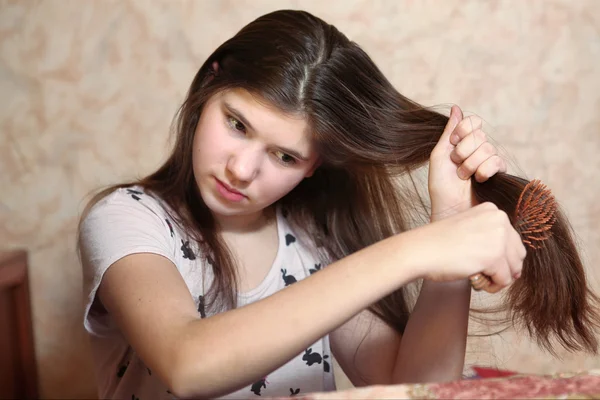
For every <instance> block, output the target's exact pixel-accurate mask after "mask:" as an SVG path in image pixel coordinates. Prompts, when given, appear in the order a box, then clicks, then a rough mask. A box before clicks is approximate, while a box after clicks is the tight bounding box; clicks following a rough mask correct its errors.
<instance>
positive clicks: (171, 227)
mask: <svg viewBox="0 0 600 400" xmlns="http://www.w3.org/2000/svg"><path fill="white" fill-rule="evenodd" d="M165 221H166V222H167V225H168V226H169V232H170V233H171V237H174V236H175V231H174V230H173V225H171V221H169V219H168V218H165Z"/></svg>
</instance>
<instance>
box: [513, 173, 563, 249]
mask: <svg viewBox="0 0 600 400" xmlns="http://www.w3.org/2000/svg"><path fill="white" fill-rule="evenodd" d="M555 221H556V200H555V198H554V196H553V195H552V192H550V189H548V188H547V187H546V185H544V184H543V183H542V182H541V181H539V180H538V179H534V180H532V181H531V182H529V183H528V184H527V185H526V186H525V188H524V189H523V192H522V193H521V195H520V196H519V201H518V202H517V207H516V210H515V229H516V230H517V231H518V232H519V233H520V234H521V238H522V240H523V243H525V244H526V245H528V246H529V247H531V248H532V249H540V248H542V247H544V241H545V240H547V239H549V238H550V237H551V236H552V231H551V229H552V225H554V222H555Z"/></svg>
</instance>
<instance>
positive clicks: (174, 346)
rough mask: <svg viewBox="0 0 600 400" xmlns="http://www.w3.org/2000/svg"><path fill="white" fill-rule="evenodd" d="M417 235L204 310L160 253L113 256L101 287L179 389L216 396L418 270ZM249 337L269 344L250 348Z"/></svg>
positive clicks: (151, 362) (152, 362)
mask: <svg viewBox="0 0 600 400" xmlns="http://www.w3.org/2000/svg"><path fill="white" fill-rule="evenodd" d="M410 238H411V235H410V233H408V232H407V233H405V234H402V235H398V236H394V237H391V238H389V239H386V240H384V241H381V242H379V243H376V244H374V245H372V246H370V247H368V248H366V249H364V250H362V251H359V252H357V253H354V254H353V255H351V256H349V257H346V258H344V259H343V260H340V261H338V262H336V263H333V264H331V265H330V266H328V267H327V268H325V269H324V270H322V271H321V272H319V273H318V274H314V275H311V276H309V277H307V278H306V279H304V280H302V281H300V282H298V283H296V284H294V285H291V286H289V287H287V288H286V289H284V290H282V291H280V292H278V293H276V294H274V295H272V296H270V297H268V298H265V299H263V300H260V301H258V302H256V303H253V304H250V305H247V306H244V307H241V308H238V309H235V310H231V311H227V312H224V313H220V314H217V315H215V316H213V317H209V318H206V319H199V317H198V315H197V311H196V309H195V306H194V303H193V300H192V298H191V296H190V294H189V291H188V290H187V287H186V286H185V283H184V282H183V280H182V278H181V276H180V275H179V273H178V271H177V270H176V268H175V266H174V265H173V264H172V263H171V262H170V261H168V260H166V259H165V258H163V257H161V256H157V255H153V254H134V255H130V256H127V257H125V258H123V259H121V260H119V261H117V262H116V263H115V264H113V265H112V266H111V267H110V268H109V269H108V271H107V272H106V274H105V276H104V279H103V282H102V284H101V286H100V289H99V295H100V299H101V301H102V303H103V304H104V306H105V307H106V308H107V310H108V311H109V312H110V313H111V314H112V315H113V316H114V318H115V320H116V322H117V324H118V325H119V327H120V328H121V329H122V331H123V333H124V335H125V336H126V337H127V339H128V341H129V343H130V344H131V346H132V347H133V348H134V349H135V350H136V352H138V354H139V355H140V357H141V358H142V359H143V360H144V362H145V363H146V364H147V365H148V366H149V367H150V368H151V369H152V370H153V371H156V373H157V374H158V375H159V376H160V377H161V378H162V379H163V381H164V382H165V383H166V384H167V385H168V386H169V387H170V388H171V390H172V391H173V392H174V393H175V394H176V395H178V396H181V397H189V396H194V397H204V398H213V397H217V396H220V395H224V394H226V393H230V392H233V391H235V390H238V389H240V388H242V387H243V386H245V385H248V384H251V383H252V382H254V381H256V380H258V379H260V378H261V377H263V376H265V375H267V374H268V373H270V372H271V371H273V370H274V369H276V368H278V367H279V366H281V365H283V364H284V363H285V362H287V361H288V360H290V359H291V358H293V357H294V356H295V355H297V354H299V353H300V352H301V351H302V350H304V349H305V348H306V347H307V346H309V345H310V344H312V343H314V342H315V341H316V340H317V339H319V338H320V337H322V336H324V335H325V334H327V333H328V332H330V331H332V330H333V329H335V328H336V327H338V326H339V325H341V324H342V323H344V322H345V321H347V320H349V319H350V318H351V317H352V316H354V315H355V314H357V313H358V312H359V311H360V310H362V309H364V308H366V307H368V306H369V305H370V304H372V303H374V302H376V301H377V300H379V299H380V298H381V297H383V296H385V295H387V294H389V293H390V292H392V291H393V290H395V289H397V288H398V287H400V286H402V285H403V284H406V283H407V282H409V281H411V280H413V279H415V278H417V276H414V275H413V274H414V273H413V272H411V271H414V270H415V268H412V266H413V265H415V264H416V263H417V261H418V260H415V259H412V258H411V257H414V256H413V254H417V253H418V252H410V251H408V250H409V249H411V248H414V247H415V246H416V245H417V244H416V243H409V242H410V240H411V239H410ZM374 260H377V262H374ZM399 265H401V266H402V268H399ZM300 300H301V301H300ZM299 303H302V307H298V304H299ZM309 319H310V321H311V323H310V324H306V323H305V322H304V321H307V320H309ZM250 346H252V347H258V348H262V349H264V351H261V352H259V353H256V355H255V356H254V357H246V355H247V351H248V347H250ZM215 349H218V351H215ZM225 371H226V373H225Z"/></svg>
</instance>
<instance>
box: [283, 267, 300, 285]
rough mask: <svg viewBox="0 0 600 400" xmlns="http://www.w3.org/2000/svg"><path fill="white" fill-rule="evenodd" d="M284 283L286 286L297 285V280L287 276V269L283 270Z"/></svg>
mask: <svg viewBox="0 0 600 400" xmlns="http://www.w3.org/2000/svg"><path fill="white" fill-rule="evenodd" d="M281 274H282V278H283V281H284V282H285V286H288V285H291V284H292V283H296V282H297V280H296V278H295V277H294V276H293V275H287V269H282V270H281Z"/></svg>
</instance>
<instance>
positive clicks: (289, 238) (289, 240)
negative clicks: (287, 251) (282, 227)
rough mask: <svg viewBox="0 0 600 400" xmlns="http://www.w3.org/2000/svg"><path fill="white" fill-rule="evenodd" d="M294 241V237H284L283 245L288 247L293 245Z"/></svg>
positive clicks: (288, 235)
mask: <svg viewBox="0 0 600 400" xmlns="http://www.w3.org/2000/svg"><path fill="white" fill-rule="evenodd" d="M295 241H296V238H295V237H294V235H291V234H289V233H288V234H287V235H285V245H286V246H289V245H290V244H292V243H294V242H295Z"/></svg>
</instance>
